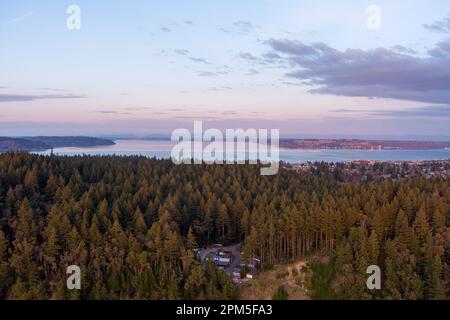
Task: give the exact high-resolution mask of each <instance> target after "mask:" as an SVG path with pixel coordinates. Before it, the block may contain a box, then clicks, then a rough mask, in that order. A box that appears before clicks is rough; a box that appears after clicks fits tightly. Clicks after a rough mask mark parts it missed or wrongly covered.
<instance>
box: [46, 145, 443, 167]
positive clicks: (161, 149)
mask: <svg viewBox="0 0 450 320" xmlns="http://www.w3.org/2000/svg"><path fill="white" fill-rule="evenodd" d="M115 142H116V144H115V145H113V146H104V147H92V148H56V149H54V150H53V153H54V154H56V155H68V156H73V155H83V154H85V155H120V156H130V155H142V156H145V157H156V158H158V159H168V158H170V155H171V150H172V147H173V145H174V143H172V142H170V141H154V140H116V141H115ZM204 146H206V143H205V145H204ZM38 154H44V155H49V154H50V150H48V151H45V152H38ZM446 159H450V150H449V149H442V150H290V149H280V160H283V161H286V162H291V163H302V162H308V161H311V162H315V161H325V162H344V161H351V160H379V161H391V160H446Z"/></svg>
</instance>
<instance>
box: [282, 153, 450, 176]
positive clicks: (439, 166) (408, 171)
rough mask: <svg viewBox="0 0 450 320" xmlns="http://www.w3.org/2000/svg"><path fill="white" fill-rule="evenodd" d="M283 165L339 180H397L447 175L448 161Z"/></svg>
mask: <svg viewBox="0 0 450 320" xmlns="http://www.w3.org/2000/svg"><path fill="white" fill-rule="evenodd" d="M283 167H284V168H285V169H288V170H295V171H297V172H309V173H317V174H323V173H324V172H327V173H329V174H333V175H334V176H335V178H336V180H338V181H340V182H358V181H369V182H370V181H380V180H386V179H390V180H398V179H405V178H411V177H418V176H423V177H426V178H433V177H442V178H447V177H448V176H449V175H450V159H449V160H433V161H429V160H426V161H425V160H424V161H373V160H357V161H348V162H339V163H323V162H320V163H319V162H315V163H312V162H307V163H298V164H291V163H283Z"/></svg>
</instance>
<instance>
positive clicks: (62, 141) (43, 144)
mask: <svg viewBox="0 0 450 320" xmlns="http://www.w3.org/2000/svg"><path fill="white" fill-rule="evenodd" d="M114 144H115V143H114V141H112V140H108V139H101V138H93V137H24V138H11V137H0V152H5V151H19V150H20V151H45V150H49V149H52V148H62V147H96V146H111V145H114Z"/></svg>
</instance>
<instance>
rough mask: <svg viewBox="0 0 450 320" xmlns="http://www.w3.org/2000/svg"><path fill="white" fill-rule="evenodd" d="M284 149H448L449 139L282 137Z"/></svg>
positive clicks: (281, 142)
mask: <svg viewBox="0 0 450 320" xmlns="http://www.w3.org/2000/svg"><path fill="white" fill-rule="evenodd" d="M280 147H282V148H286V149H312V150H316V149H357V150H438V149H450V142H449V141H408V140H361V139H282V140H281V141H280Z"/></svg>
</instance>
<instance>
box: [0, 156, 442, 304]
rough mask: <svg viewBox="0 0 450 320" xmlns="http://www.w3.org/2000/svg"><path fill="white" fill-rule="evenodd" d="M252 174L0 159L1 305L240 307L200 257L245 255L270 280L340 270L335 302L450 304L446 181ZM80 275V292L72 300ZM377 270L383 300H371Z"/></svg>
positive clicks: (136, 161)
mask: <svg viewBox="0 0 450 320" xmlns="http://www.w3.org/2000/svg"><path fill="white" fill-rule="evenodd" d="M335 177H336V174H335V173H333V172H330V170H329V169H328V167H327V165H326V164H323V165H322V166H321V169H320V170H316V171H315V172H314V173H307V172H302V173H297V172H295V171H290V170H286V169H281V170H280V171H279V173H278V174H277V175H275V176H261V175H260V174H259V168H258V167H257V166H251V165H179V166H176V165H174V164H173V163H172V162H171V161H170V160H156V159H148V158H144V157H137V156H136V157H118V156H102V157H91V156H75V157H63V156H53V155H52V156H38V155H31V154H27V153H6V154H1V155H0V212H1V215H0V297H1V298H4V299H69V298H73V299H233V298H236V297H237V290H236V288H235V287H234V285H233V284H232V283H231V281H230V279H229V277H228V276H227V275H226V274H225V273H224V272H222V271H220V270H217V269H216V268H215V267H214V266H213V265H209V264H207V265H204V264H201V263H200V262H199V261H197V260H196V259H195V256H194V253H193V251H192V249H194V248H196V247H198V246H207V245H210V244H212V243H223V244H229V243H238V242H242V243H243V250H244V254H245V257H259V258H260V259H261V262H262V266H263V267H264V268H268V267H270V266H272V265H275V264H280V263H285V262H288V261H292V260H295V259H299V258H301V257H303V256H306V255H308V254H311V253H314V252H321V253H324V254H327V255H329V256H331V257H333V268H334V273H333V274H334V278H333V279H332V280H331V281H330V283H331V284H330V286H331V288H332V290H333V296H335V297H337V298H344V299H361V298H362V299H444V298H448V297H449V296H450V294H449V282H450V250H449V249H450V240H449V238H450V228H449V221H450V219H449V212H450V211H449V202H450V182H449V180H448V179H444V178H438V177H436V178H431V179H426V178H424V177H415V178H409V179H404V180H400V181H381V182H361V183H342V182H339V181H336V178H335ZM73 264H75V265H79V266H80V267H81V270H82V273H83V278H82V289H81V290H79V291H77V290H75V291H69V290H67V289H66V286H65V281H66V273H65V271H66V268H67V266H69V265H73ZM372 264H376V265H379V266H380V267H381V269H382V271H383V279H382V288H381V290H376V291H370V290H368V289H367V288H366V279H367V274H366V268H367V266H369V265H372Z"/></svg>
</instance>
